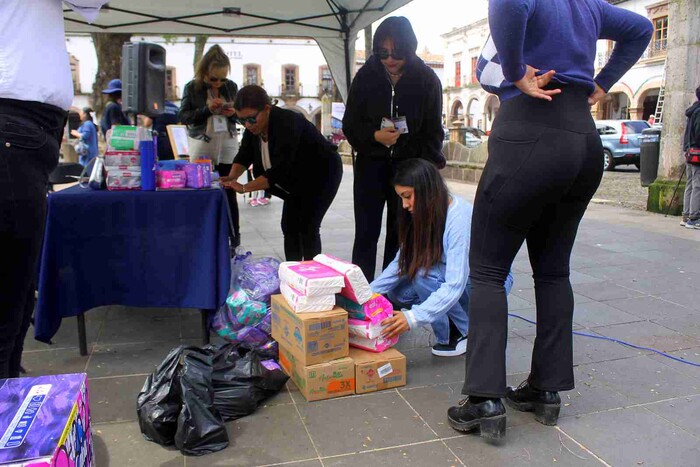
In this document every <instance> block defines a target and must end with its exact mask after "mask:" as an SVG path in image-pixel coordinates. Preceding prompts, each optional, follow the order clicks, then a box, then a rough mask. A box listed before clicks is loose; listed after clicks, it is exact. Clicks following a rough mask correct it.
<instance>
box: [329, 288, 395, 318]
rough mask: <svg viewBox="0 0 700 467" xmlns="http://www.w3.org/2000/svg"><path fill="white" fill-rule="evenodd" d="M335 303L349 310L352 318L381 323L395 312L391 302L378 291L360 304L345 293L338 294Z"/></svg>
mask: <svg viewBox="0 0 700 467" xmlns="http://www.w3.org/2000/svg"><path fill="white" fill-rule="evenodd" d="M335 303H336V305H338V306H339V307H340V308H343V309H344V310H346V311H347V312H348V316H349V317H350V318H355V319H360V320H364V321H371V322H372V323H381V322H382V321H384V320H385V319H387V318H390V317H391V316H393V314H394V307H393V306H392V304H391V302H390V301H389V300H387V299H386V298H384V296H382V295H379V294H378V293H376V294H374V295H372V298H370V299H369V300H368V301H367V302H365V303H364V304H362V305H360V304H359V303H357V302H353V301H352V300H350V299H349V298H347V297H344V296H343V295H336V297H335Z"/></svg>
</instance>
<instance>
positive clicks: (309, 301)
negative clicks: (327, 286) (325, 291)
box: [280, 282, 335, 313]
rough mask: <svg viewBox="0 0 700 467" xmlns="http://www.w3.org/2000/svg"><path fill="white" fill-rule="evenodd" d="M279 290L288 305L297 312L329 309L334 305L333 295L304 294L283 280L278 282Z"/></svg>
mask: <svg viewBox="0 0 700 467" xmlns="http://www.w3.org/2000/svg"><path fill="white" fill-rule="evenodd" d="M280 291H281V292H282V295H283V296H284V298H285V299H286V300H287V303H288V304H289V307H290V308H291V309H292V310H294V311H296V312H297V313H315V312H320V311H330V310H332V309H333V307H334V306H335V295H319V296H306V295H302V294H301V293H299V291H297V290H294V288H293V287H290V286H289V285H288V284H286V283H285V282H281V283H280Z"/></svg>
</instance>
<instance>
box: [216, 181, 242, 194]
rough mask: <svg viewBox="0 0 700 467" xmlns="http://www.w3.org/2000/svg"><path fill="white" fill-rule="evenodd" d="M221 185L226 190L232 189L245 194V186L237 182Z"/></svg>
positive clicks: (227, 182)
mask: <svg viewBox="0 0 700 467" xmlns="http://www.w3.org/2000/svg"><path fill="white" fill-rule="evenodd" d="M221 184H222V185H223V186H224V188H230V189H232V190H233V191H235V192H236V193H245V188H244V187H243V185H241V184H240V183H238V182H237V181H236V180H230V181H224V180H222V181H221Z"/></svg>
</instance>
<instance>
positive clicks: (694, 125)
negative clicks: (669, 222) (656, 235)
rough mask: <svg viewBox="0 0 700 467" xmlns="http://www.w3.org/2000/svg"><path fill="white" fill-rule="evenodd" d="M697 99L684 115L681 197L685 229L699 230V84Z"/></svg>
mask: <svg viewBox="0 0 700 467" xmlns="http://www.w3.org/2000/svg"><path fill="white" fill-rule="evenodd" d="M695 96H696V97H697V99H698V100H697V101H696V102H695V103H694V104H693V105H691V106H690V107H688V109H687V110H686V111H685V116H686V117H688V123H687V125H686V127H685V135H684V137H683V151H684V152H685V154H686V156H685V160H686V161H687V162H686V164H685V174H686V176H687V178H688V180H687V181H686V182H685V196H684V197H683V219H682V220H681V225H684V226H685V228H686V229H698V230H700V86H698V87H697V89H695Z"/></svg>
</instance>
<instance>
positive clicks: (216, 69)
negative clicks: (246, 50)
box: [179, 45, 240, 248]
mask: <svg viewBox="0 0 700 467" xmlns="http://www.w3.org/2000/svg"><path fill="white" fill-rule="evenodd" d="M230 70H231V62H230V61H229V59H228V56H227V55H226V53H225V52H224V50H223V49H222V48H221V47H220V46H218V45H214V46H212V47H211V48H210V49H209V50H208V51H207V53H206V54H204V56H203V57H202V59H201V60H200V61H199V62H198V63H197V66H196V69H195V76H194V79H193V80H192V81H190V82H189V83H187V84H186V85H185V91H184V93H183V96H182V103H181V105H180V113H179V117H180V121H181V122H182V123H184V124H185V125H187V135H188V143H189V156H190V160H191V161H194V160H196V159H198V158H200V157H201V158H206V159H211V161H212V162H213V163H214V168H215V169H216V171H217V172H218V173H219V174H220V175H226V174H228V173H229V172H230V171H231V165H232V164H233V158H234V157H235V156H236V153H237V152H238V133H237V130H236V114H235V112H234V110H233V101H234V99H235V98H236V92H237V91H238V86H237V85H236V83H234V82H233V81H231V80H230V79H228V78H227V76H228V74H229V71H230ZM227 199H228V204H229V209H230V212H231V220H232V221H233V227H234V232H231V247H232V248H235V247H237V246H238V245H239V244H240V234H239V222H238V203H237V201H236V194H235V193H234V192H232V191H230V190H227Z"/></svg>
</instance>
